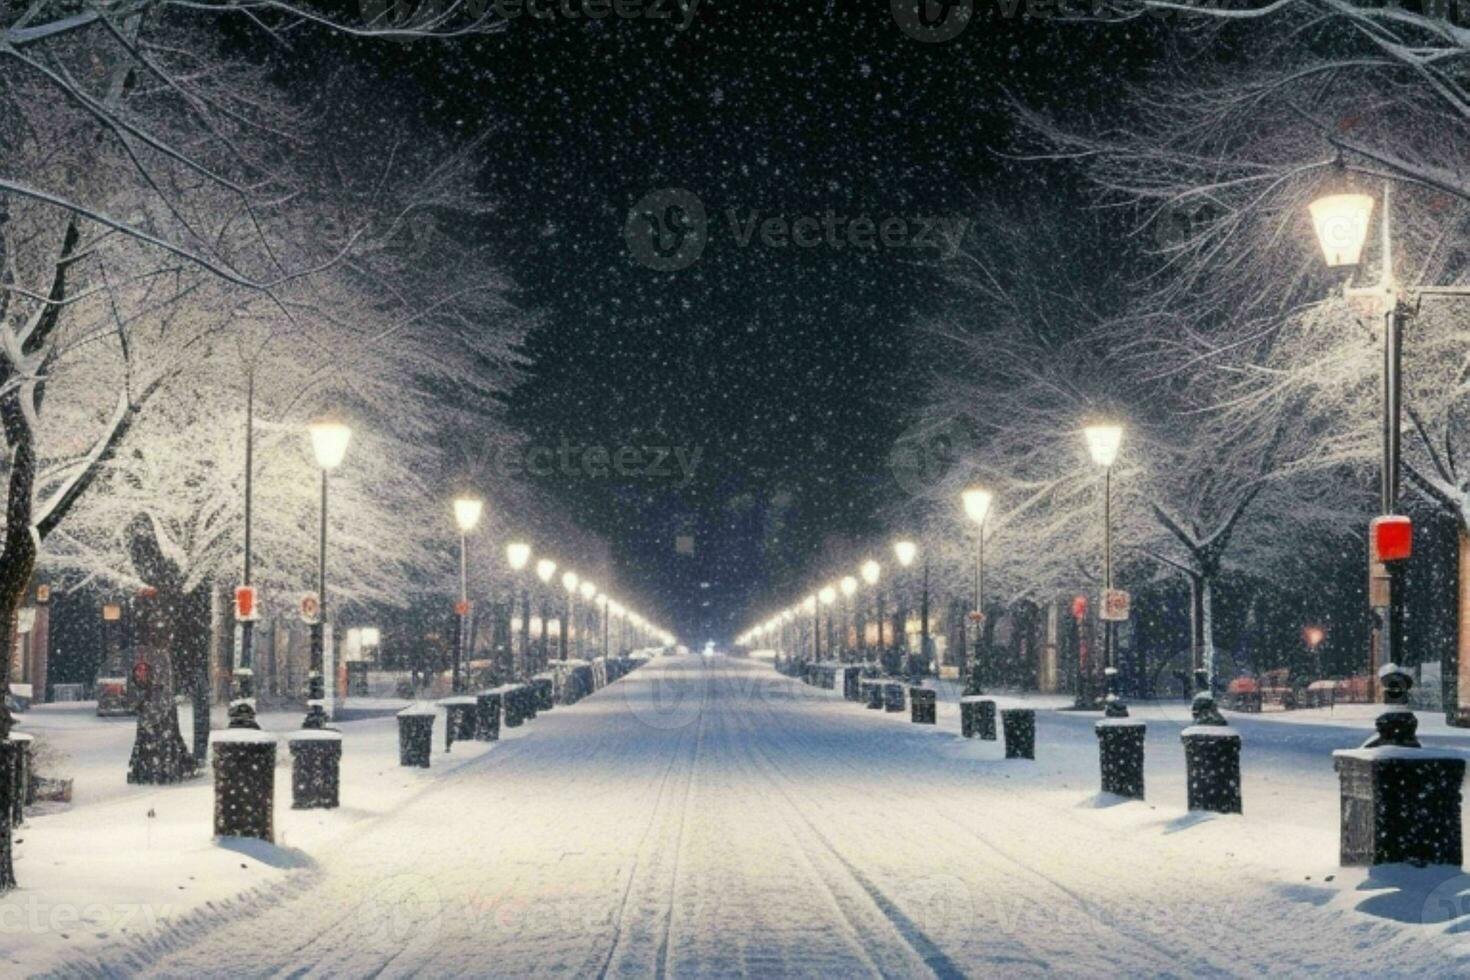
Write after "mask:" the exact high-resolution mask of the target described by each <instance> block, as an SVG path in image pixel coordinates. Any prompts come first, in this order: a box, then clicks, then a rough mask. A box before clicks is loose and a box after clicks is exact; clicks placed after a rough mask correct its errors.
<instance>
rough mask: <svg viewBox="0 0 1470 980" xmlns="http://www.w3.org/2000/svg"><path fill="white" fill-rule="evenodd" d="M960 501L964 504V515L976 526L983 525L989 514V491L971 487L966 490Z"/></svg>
mask: <svg viewBox="0 0 1470 980" xmlns="http://www.w3.org/2000/svg"><path fill="white" fill-rule="evenodd" d="M961 499H963V500H964V502H965V513H966V514H968V515H969V517H970V520H972V521H974V522H975V523H976V524H984V523H985V518H986V517H987V516H988V515H989V514H990V501H991V499H992V497H991V493H990V491H989V490H985V489H982V488H980V487H971V488H970V489H968V490H966V491H965V492H964V494H963V495H962V497H961Z"/></svg>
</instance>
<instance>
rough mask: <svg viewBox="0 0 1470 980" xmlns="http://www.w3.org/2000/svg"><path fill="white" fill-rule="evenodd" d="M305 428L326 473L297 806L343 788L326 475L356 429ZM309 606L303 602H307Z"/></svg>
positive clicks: (294, 792)
mask: <svg viewBox="0 0 1470 980" xmlns="http://www.w3.org/2000/svg"><path fill="white" fill-rule="evenodd" d="M307 431H308V432H309V433H310V436H311V447H312V451H313V452H314V454H315V455H316V461H317V465H318V466H320V467H321V471H322V505H321V537H320V539H319V542H318V550H317V576H316V578H317V583H316V584H317V595H316V601H315V605H316V610H315V612H316V615H315V616H314V617H312V623H311V660H310V665H309V671H308V675H307V692H306V718H305V720H304V721H303V722H302V723H301V731H299V732H296V733H295V735H294V736H293V737H292V738H290V739H289V740H288V741H289V745H290V749H291V758H292V765H293V772H292V777H291V796H292V800H291V805H292V806H293V807H295V808H296V809H298V810H310V809H330V808H332V807H335V806H337V804H338V801H339V789H340V786H341V766H342V735H341V733H340V732H337V731H336V730H333V729H328V728H327V713H326V696H327V695H326V685H325V681H324V678H323V676H322V675H323V671H324V669H325V663H324V661H325V659H326V657H325V643H326V636H325V634H326V620H327V483H328V474H330V473H331V471H332V470H334V469H336V468H337V467H338V466H340V465H342V458H343V457H344V456H346V455H347V444H348V442H349V441H350V440H351V439H352V430H351V429H349V428H348V427H347V426H346V425H344V424H343V423H342V422H339V421H337V420H336V419H332V418H324V419H318V420H317V421H315V422H312V423H311V424H310V425H309V426H308V427H307ZM305 605H306V604H305V603H303V606H305Z"/></svg>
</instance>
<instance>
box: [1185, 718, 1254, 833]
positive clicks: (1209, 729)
mask: <svg viewBox="0 0 1470 980" xmlns="http://www.w3.org/2000/svg"><path fill="white" fill-rule="evenodd" d="M1191 710H1192V711H1193V713H1194V724H1193V725H1191V726H1190V727H1188V728H1186V729H1185V730H1184V731H1183V732H1181V733H1180V735H1179V738H1180V740H1181V741H1183V742H1184V765H1185V771H1186V772H1187V774H1188V783H1189V808H1190V809H1191V810H1208V811H1210V812H1212V813H1241V812H1242V807H1241V799H1240V745H1241V741H1240V735H1239V733H1237V732H1235V731H1232V730H1231V728H1230V726H1229V724H1228V723H1227V722H1226V721H1225V718H1224V716H1223V715H1221V714H1220V711H1219V709H1218V708H1216V707H1215V698H1214V696H1213V695H1212V694H1211V693H1210V692H1209V691H1208V690H1202V691H1200V693H1198V694H1196V695H1195V696H1194V705H1193V707H1192V709H1191Z"/></svg>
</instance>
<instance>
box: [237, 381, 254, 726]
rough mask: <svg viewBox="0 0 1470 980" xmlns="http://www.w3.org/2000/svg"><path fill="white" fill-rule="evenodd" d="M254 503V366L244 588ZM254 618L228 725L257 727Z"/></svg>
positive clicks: (243, 644)
mask: <svg viewBox="0 0 1470 980" xmlns="http://www.w3.org/2000/svg"><path fill="white" fill-rule="evenodd" d="M254 505H255V365H254V364H253V363H252V364H251V365H250V366H249V367H248V368H247V370H246V374H245V568H244V576H243V578H244V581H243V582H242V583H241V584H242V585H244V586H246V587H247V588H248V587H249V586H250V577H251V560H252V550H251V523H252V517H253V516H254ZM254 674H255V618H254V617H253V616H251V617H247V618H246V619H245V620H244V621H243V622H241V623H240V653H239V656H237V657H236V658H235V669H234V671H232V676H231V680H232V681H233V682H234V683H233V685H232V687H233V690H231V692H230V727H231V728H254V729H259V728H260V724H259V723H258V722H257V721H256V720H255V683H254V681H255V677H254Z"/></svg>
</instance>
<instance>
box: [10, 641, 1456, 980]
mask: <svg viewBox="0 0 1470 980" xmlns="http://www.w3.org/2000/svg"><path fill="white" fill-rule="evenodd" d="M944 708H945V710H943V711H942V712H941V718H940V724H939V726H938V727H937V729H933V728H928V727H926V726H918V725H912V724H910V723H909V722H908V716H907V714H903V715H896V714H894V715H888V714H884V713H881V712H874V711H867V710H864V709H863V708H862V707H860V706H858V705H856V704H853V703H850V702H845V701H843V700H842V699H841V697H840V696H839V695H837V694H834V693H833V692H830V691H819V690H816V689H813V688H809V687H806V686H804V685H802V684H800V683H799V682H797V681H794V680H791V679H789V678H786V677H784V676H782V675H779V674H777V673H775V672H774V671H773V670H772V669H771V668H770V667H769V666H768V665H766V664H763V663H759V662H753V661H748V660H741V659H726V658H703V657H678V658H664V659H660V660H656V661H654V662H653V663H651V664H650V665H649V666H647V667H645V668H644V669H643V670H642V671H639V672H636V673H634V674H633V675H631V676H630V677H628V678H625V679H624V680H622V681H620V682H619V683H617V684H614V685H612V686H610V687H608V688H606V689H604V690H602V691H600V692H598V693H597V694H596V695H594V696H593V697H591V698H589V699H587V700H586V701H583V702H582V703H580V704H578V705H575V706H571V707H565V708H558V709H556V710H555V711H553V712H551V713H550V714H549V715H544V716H542V717H541V718H538V719H537V720H536V721H534V722H532V723H530V724H529V725H528V726H526V727H525V728H523V729H521V730H519V731H517V732H516V733H515V737H514V738H512V739H510V740H508V741H505V742H502V743H498V744H495V745H492V746H490V747H489V748H488V750H482V749H481V747H480V746H470V747H469V750H470V752H471V753H473V757H472V758H470V759H469V761H462V760H461V758H460V756H459V754H458V750H459V747H458V746H457V747H456V750H457V754H456V755H452V756H450V757H448V759H453V760H455V762H456V765H457V768H455V769H453V770H452V771H443V770H442V769H441V768H440V767H443V766H445V765H446V762H447V761H448V760H447V759H446V757H445V756H444V755H443V753H442V752H440V751H438V749H437V747H436V754H435V759H434V765H435V767H436V768H435V769H434V770H432V771H431V772H430V773H424V774H423V776H424V778H423V779H422V780H420V781H418V782H415V783H414V784H413V786H412V788H411V789H408V790H405V789H403V788H402V787H401V786H400V785H399V784H401V783H403V780H402V779H400V778H398V774H397V773H396V772H394V771H392V770H389V771H387V772H385V773H382V774H380V776H379V778H380V779H381V780H382V782H383V783H385V787H384V789H385V795H388V796H393V797H397V799H396V800H395V803H394V805H392V806H391V807H388V808H380V807H379V806H378V805H377V803H375V802H374V801H373V799H372V797H373V795H374V785H373V780H371V779H368V778H365V773H363V772H361V771H357V772H354V771H353V768H354V765H353V764H354V757H353V755H352V754H351V753H352V748H351V746H352V744H353V741H354V740H357V741H365V740H367V735H366V733H365V732H364V733H361V734H359V735H356V736H354V735H349V737H348V746H349V750H348V751H349V754H348V756H347V757H346V760H345V762H344V772H345V776H344V779H345V783H344V800H343V804H344V807H343V809H344V811H345V812H344V813H343V814H340V815H335V816H334V818H336V819H342V820H348V821H355V822H354V823H352V824H351V831H350V833H339V834H338V835H336V836H335V837H334V838H333V837H326V836H325V835H324V836H323V837H322V839H321V840H320V842H319V844H318V843H316V842H315V840H314V839H313V838H311V837H310V835H309V834H308V833H306V832H304V831H303V832H297V831H296V830H294V828H293V820H296V819H298V817H299V815H298V814H295V813H293V812H292V811H290V810H289V809H287V808H286V806H285V805H283V804H281V803H278V806H279V807H280V810H281V823H282V826H283V828H284V829H285V830H286V834H287V839H288V841H289V842H291V843H292V844H298V843H303V842H304V841H306V840H313V846H311V847H309V848H305V849H304V850H309V851H310V853H304V851H303V852H298V851H295V850H282V849H278V848H269V847H265V848H261V849H259V850H258V851H255V852H251V853H250V854H249V855H243V856H242V855H237V854H234V853H233V852H226V853H227V856H228V857H229V858H230V859H231V860H235V859H236V858H240V859H241V860H242V861H247V860H248V861H251V862H254V861H257V860H260V861H262V862H264V863H266V864H269V863H272V862H274V863H277V864H284V865H288V867H284V868H281V869H276V871H275V873H274V874H273V875H272V877H271V878H270V879H269V883H268V884H267V885H263V886H258V887H257V888H256V889H255V890H253V891H251V892H249V893H248V894H247V895H245V896H244V897H241V898H235V899H234V900H219V899H216V900H213V901H211V902H209V903H207V904H204V905H202V906H199V907H196V908H195V909H194V910H193V911H192V912H189V913H186V914H181V915H178V916H176V917H174V918H172V919H170V920H168V921H166V922H164V923H162V924H161V925H160V926H159V927H158V928H156V929H155V930H153V931H151V932H145V933H144V934H142V935H135V937H134V938H131V939H128V940H126V941H125V942H124V943H123V944H122V945H116V944H113V945H108V946H105V947H97V948H94V949H92V950H91V951H89V952H88V953H87V954H86V955H83V956H80V958H78V957H77V955H76V954H73V955H72V956H71V957H70V958H66V957H62V958H61V959H59V960H58V961H56V962H53V963H51V964H50V966H52V967H54V968H55V972H56V973H58V974H60V975H64V976H67V975H70V976H87V975H97V974H98V973H102V974H108V973H116V972H128V973H133V972H141V973H144V974H151V975H158V976H177V977H198V976H225V975H229V976H251V975H282V974H290V975H298V976H299V975H323V976H327V975H336V976H340V975H348V974H350V975H355V976H366V975H380V974H381V975H387V976H398V975H414V974H420V975H425V976H441V975H467V974H480V975H488V974H495V975H511V974H514V975H522V974H543V975H549V974H554V973H555V974H565V973H571V974H573V975H577V976H600V975H614V976H647V975H659V976H663V975H671V976H674V975H677V976H696V975H704V976H731V975H744V976H784V975H824V976H855V975H880V974H881V975H889V976H895V975H905V976H908V975H927V974H931V973H932V974H934V975H939V976H960V975H965V976H990V975H999V974H1005V975H1039V974H1044V973H1064V974H1082V975H1094V976H1098V975H1105V974H1122V973H1127V974H1130V975H1156V976H1181V975H1189V976H1199V975H1225V974H1240V973H1265V972H1273V973H1284V974H1300V973H1314V974H1332V975H1337V976H1345V975H1355V976H1385V975H1402V976H1408V975H1417V976H1426V975H1454V974H1463V973H1464V972H1465V971H1466V969H1470V935H1465V934H1459V933H1458V931H1457V930H1460V929H1464V928H1466V927H1467V926H1470V918H1458V920H1457V921H1456V919H1457V917H1459V916H1461V915H1462V913H1461V912H1459V911H1455V912H1451V911H1450V909H1463V908H1464V907H1465V906H1464V902H1465V901H1466V899H1467V897H1470V879H1467V878H1465V877H1463V876H1460V875H1458V873H1457V872H1454V871H1450V870H1447V869H1440V870H1437V871H1434V870H1430V871H1419V870H1415V869H1409V868H1404V867H1401V866H1389V867H1386V868H1382V869H1379V871H1378V872H1377V873H1376V874H1375V875H1374V876H1373V877H1371V878H1370V877H1369V876H1368V874H1367V872H1366V871H1363V870H1356V869H1340V868H1338V867H1337V854H1336V844H1337V838H1336V833H1337V823H1336V805H1337V797H1336V780H1335V777H1334V775H1333V773H1332V768H1331V758H1330V750H1331V749H1332V748H1333V747H1343V746H1346V745H1353V744H1356V742H1357V741H1359V740H1360V739H1361V737H1362V734H1363V732H1362V729H1363V727H1364V725H1365V724H1366V722H1365V721H1363V720H1355V721H1346V722H1345V723H1343V724H1340V725H1339V724H1283V723H1281V722H1279V721H1273V720H1267V719H1260V720H1256V719H1251V720H1248V721H1246V722H1244V723H1242V722H1241V719H1240V718H1239V717H1238V716H1237V717H1234V718H1233V721H1234V723H1235V724H1237V725H1238V726H1239V727H1240V728H1241V729H1242V730H1243V732H1244V734H1245V737H1246V745H1247V748H1246V757H1245V773H1246V782H1245V794H1246V795H1245V799H1246V814H1245V816H1243V817H1208V816H1203V815H1194V816H1190V815H1187V814H1186V811H1185V809H1184V805H1183V803H1184V801H1183V790H1182V770H1183V762H1182V752H1181V751H1180V748H1179V742H1178V735H1177V732H1178V729H1179V728H1180V727H1181V726H1182V724H1183V723H1184V718H1183V717H1182V715H1183V714H1184V712H1183V711H1182V710H1178V709H1174V708H1170V707H1167V706H1165V707H1154V708H1145V709H1143V710H1142V711H1140V712H1138V713H1139V714H1140V715H1141V716H1142V717H1145V718H1147V719H1148V720H1149V722H1150V733H1149V744H1148V751H1149V756H1148V778H1149V800H1148V802H1146V803H1126V802H1121V801H1116V800H1109V799H1102V800H1100V799H1099V798H1098V796H1097V795H1096V780H1097V777H1096V771H1095V767H1096V758H1097V756H1096V747H1095V743H1094V741H1093V736H1092V732H1091V727H1092V724H1093V722H1094V721H1095V719H1096V717H1097V716H1096V715H1074V714H1070V713H1067V712H1057V711H1051V710H1042V711H1040V712H1039V713H1038V714H1039V724H1038V761H1036V762H1035V763H1031V762H1019V761H1010V762H1008V761H1005V760H1004V759H1002V758H1001V750H1000V747H999V745H998V744H997V743H982V742H966V741H964V740H963V739H960V738H959V737H958V735H957V733H956V729H957V726H958V722H957V716H956V713H955V712H954V710H953V709H954V708H955V706H954V705H952V704H951V705H945V706H944ZM1360 714H1361V715H1362V717H1363V718H1366V717H1367V715H1366V713H1360ZM366 727H367V728H371V729H375V730H378V731H380V732H381V733H383V734H386V733H387V731H388V728H387V726H386V725H385V724H384V723H383V722H381V721H378V722H372V723H368V724H367V726H366ZM1455 739H1458V740H1459V741H1461V742H1463V736H1444V737H1442V738H1434V737H1431V738H1430V739H1429V741H1430V742H1435V741H1439V742H1441V743H1448V742H1451V741H1454V740H1455ZM386 784H391V785H386ZM201 789H202V787H198V786H195V787H180V788H177V789H174V790H164V791H162V792H161V793H158V791H153V792H155V793H156V794H157V795H159V796H163V797H166V796H167V795H168V794H170V793H180V794H183V793H194V794H196V795H197V796H198V797H199V800H200V802H202V803H204V804H206V805H207V799H208V797H207V793H200V792H199V791H200V790H201ZM98 805H106V804H105V803H104V804H98ZM79 809H80V808H79ZM363 811H375V812H372V813H369V814H366V815H365V814H364V813H363ZM57 819H63V817H52V818H46V817H42V818H38V819H36V820H35V821H34V824H33V826H32V827H31V828H29V833H28V834H27V835H26V836H35V837H37V838H44V837H45V835H46V834H47V832H48V830H47V821H48V820H57ZM313 819H316V816H315V815H314V816H313ZM193 833H194V836H195V837H197V838H199V840H200V843H203V841H205V840H207V834H208V814H207V810H203V811H202V812H199V813H198V814H197V816H196V818H195V819H194V823H193ZM206 850H207V849H206ZM214 850H215V851H216V852H219V851H220V850H221V849H219V848H214ZM293 863H297V864H299V866H297V867H289V865H291V864H293ZM145 866H146V865H145ZM75 875H76V876H78V877H82V878H84V877H85V875H86V871H85V867H82V868H79V869H77V870H76V871H75ZM73 884H75V885H84V882H83V881H80V880H74V881H73ZM242 891H243V888H242ZM26 894H27V893H26V892H18V893H16V894H13V895H11V896H8V897H7V898H6V899H5V900H4V902H5V903H22V902H24V901H25V900H26ZM31 894H33V895H34V890H31ZM1457 903H1458V904H1457ZM1447 919H1448V920H1449V921H1446V920H1447ZM30 966H31V967H32V968H35V967H39V966H41V964H39V963H32V964H30Z"/></svg>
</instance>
